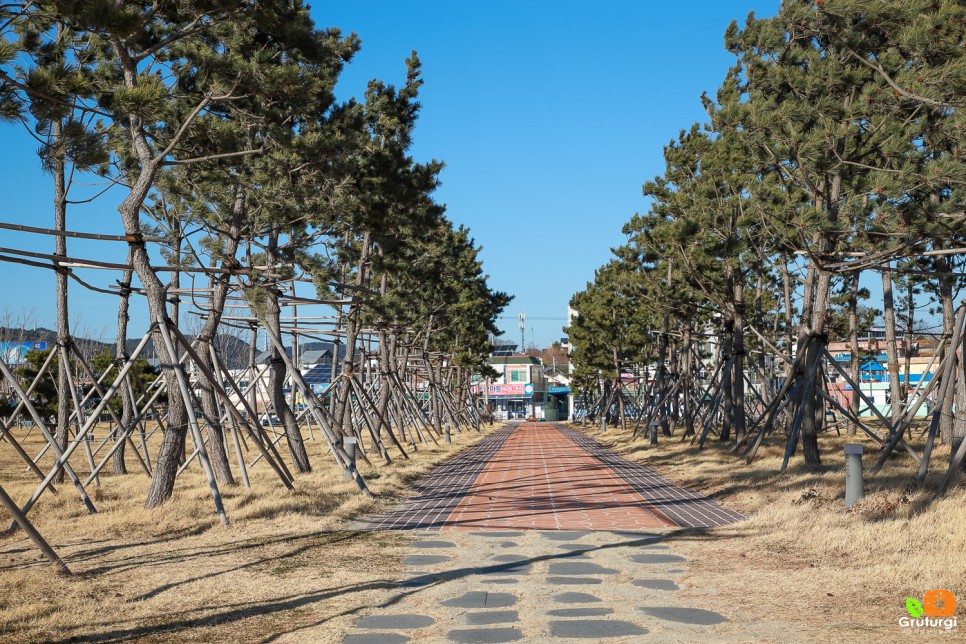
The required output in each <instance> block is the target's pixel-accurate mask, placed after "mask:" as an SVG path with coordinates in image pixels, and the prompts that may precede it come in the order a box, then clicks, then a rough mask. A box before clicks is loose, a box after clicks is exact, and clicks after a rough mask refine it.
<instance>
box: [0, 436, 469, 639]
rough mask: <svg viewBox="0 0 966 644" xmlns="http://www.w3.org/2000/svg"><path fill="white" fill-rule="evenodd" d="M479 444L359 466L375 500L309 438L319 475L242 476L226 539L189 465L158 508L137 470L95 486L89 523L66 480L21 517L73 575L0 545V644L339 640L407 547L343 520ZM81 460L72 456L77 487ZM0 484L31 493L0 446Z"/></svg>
mask: <svg viewBox="0 0 966 644" xmlns="http://www.w3.org/2000/svg"><path fill="white" fill-rule="evenodd" d="M15 431H16V434H15V435H16V436H17V437H18V438H20V437H21V436H22V434H23V432H22V431H19V430H15ZM486 433H488V431H487V430H484V435H485V434H486ZM479 438H481V436H480V435H478V434H476V433H475V432H464V433H463V434H462V435H459V436H454V444H453V445H451V446H446V445H440V446H433V445H430V446H420V447H419V451H418V452H416V453H414V454H411V460H408V461H406V460H403V459H401V458H396V460H395V462H394V464H393V465H391V466H386V465H379V466H376V467H369V466H367V465H365V464H364V463H360V467H359V469H360V471H361V472H362V474H363V476H365V477H366V479H367V481H368V483H369V486H370V489H371V490H372V491H373V493H374V494H375V495H376V497H377V500H368V499H365V498H364V497H362V495H361V494H359V492H358V488H356V487H355V484H354V483H349V482H345V481H343V479H342V474H341V472H340V471H338V470H337V469H336V468H335V467H334V466H332V465H331V459H330V457H327V456H326V454H325V447H324V443H323V441H322V440H321V439H319V438H317V440H316V441H315V442H314V443H308V446H309V450H310V457H311V458H312V460H313V464H314V466H315V468H316V471H315V472H313V473H311V474H308V475H302V476H298V477H297V481H296V490H295V491H294V492H288V491H286V490H285V489H284V488H283V487H282V486H281V485H280V484H279V482H278V479H277V478H275V476H274V474H273V473H272V471H271V470H270V469H269V468H268V467H267V466H266V465H265V464H264V463H261V464H259V465H257V466H256V467H255V468H254V469H253V470H252V471H251V477H252V490H251V491H246V490H245V489H244V488H243V487H241V486H238V487H235V488H230V489H228V488H223V489H222V492H223V495H224V500H225V507H226V510H227V513H228V516H229V518H230V520H231V522H232V527H231V528H230V529H227V530H226V529H225V528H223V527H222V526H221V523H220V521H219V520H218V518H217V516H216V515H215V514H214V511H213V505H212V501H211V495H210V492H209V490H208V487H207V483H206V482H205V480H204V478H203V475H202V473H201V470H200V468H199V467H198V466H197V465H193V466H192V467H191V468H190V469H189V470H188V471H186V472H185V474H184V475H183V477H182V478H181V479H179V481H178V487H177V490H176V493H175V498H174V499H173V500H172V501H171V502H170V503H168V504H167V505H165V506H164V507H162V508H159V509H155V510H147V509H145V508H144V507H143V502H144V499H145V496H146V492H147V488H148V484H149V480H148V478H147V477H146V476H145V475H144V474H143V473H142V472H141V471H140V470H138V469H135V468H136V467H137V466H136V465H134V463H133V462H131V466H132V467H131V469H130V471H131V472H133V473H132V474H129V475H126V476H120V477H118V476H113V475H110V474H107V475H104V476H102V478H101V488H100V489H98V490H97V491H96V493H95V494H94V495H93V498H94V500H95V504H96V505H97V507H98V510H99V512H98V513H97V514H96V515H88V514H87V513H86V510H85V509H84V507H83V506H82V505H81V503H80V501H79V498H78V496H77V493H76V491H75V490H74V488H73V487H72V486H71V485H70V484H69V483H64V484H61V485H60V486H59V494H58V495H56V496H54V495H48V494H45V495H44V497H42V499H41V501H40V502H39V503H38V505H37V507H36V508H35V509H34V510H33V511H32V512H31V513H30V515H29V516H30V518H31V520H32V521H33V522H34V523H35V525H36V526H37V528H38V529H39V530H40V531H41V532H42V533H43V534H44V536H45V537H46V538H47V540H48V541H49V542H50V543H51V545H52V546H53V547H54V548H55V549H56V550H57V551H58V553H59V554H60V555H61V556H62V557H63V558H64V559H65V560H66V562H67V564H68V565H69V566H70V568H71V570H72V571H73V572H74V573H75V576H73V577H70V578H67V577H62V576H58V575H56V574H55V573H54V572H53V570H52V568H51V567H50V566H49V565H48V564H47V563H46V560H43V559H41V558H40V556H39V553H38V551H37V550H36V549H35V548H34V546H33V544H31V543H30V542H29V540H27V538H26V537H24V536H23V534H22V532H18V533H17V535H15V536H13V537H8V538H4V539H0V639H4V640H11V641H13V640H15V641H50V640H66V639H74V640H84V641H86V640H94V641H118V640H122V639H132V638H141V639H144V640H146V641H159V642H161V641H194V640H204V641H262V640H265V639H266V638H272V639H281V640H296V641H323V642H324V641H339V640H340V637H341V634H342V633H343V632H344V630H345V628H346V627H347V626H348V625H349V624H350V623H351V621H352V620H353V618H354V616H355V615H356V613H358V612H359V611H363V610H366V609H368V608H370V607H371V606H372V605H374V604H375V603H376V602H378V601H379V598H380V597H384V596H385V593H384V592H383V591H384V589H385V588H387V587H388V586H389V584H390V582H391V581H392V579H393V578H394V576H395V573H397V571H398V560H399V553H400V551H401V548H402V547H403V546H404V545H405V544H406V543H407V542H408V540H409V539H408V537H406V536H404V535H400V534H398V533H386V532H382V533H373V532H360V531H353V530H351V529H347V528H350V527H351V520H352V519H354V518H355V517H358V516H359V515H360V514H362V513H364V512H368V511H376V510H379V509H381V508H382V507H384V506H387V505H388V504H390V503H392V502H394V501H397V500H399V498H400V497H401V496H402V495H405V494H406V491H407V488H408V487H409V486H411V484H412V483H413V481H414V480H415V479H417V478H418V477H419V476H420V475H421V474H422V473H423V472H425V471H426V470H427V469H429V467H431V466H432V465H433V464H435V463H438V462H439V461H441V460H443V459H444V458H446V457H447V456H449V455H451V454H454V453H456V452H457V451H459V450H461V449H464V448H466V447H468V446H470V445H472V444H474V443H475V442H477V441H478V440H479ZM39 445H40V443H39V437H38V436H37V433H36V432H34V433H32V434H31V435H30V436H29V437H28V438H27V440H26V442H25V447H28V452H30V453H36V452H37V451H38V450H39ZM280 451H283V452H284V451H285V449H284V443H283V444H281V445H280ZM45 460H48V459H45ZM83 463H84V459H83V457H81V458H80V459H76V460H74V459H72V464H73V465H74V466H75V468H76V469H77V471H78V474H79V475H81V476H82V477H83V473H84V472H86V471H88V470H87V468H86V467H85V466H83ZM236 474H237V472H236ZM0 482H2V484H3V486H4V488H5V489H6V490H7V491H8V492H9V493H10V494H11V496H13V497H14V498H15V499H16V500H18V501H20V502H21V503H22V502H23V501H25V500H26V499H27V498H28V497H29V495H30V494H31V493H32V492H33V490H34V488H35V487H36V479H35V478H33V475H31V474H29V473H28V472H27V471H26V468H25V467H24V466H23V464H22V461H20V460H19V459H18V457H17V456H16V454H15V453H14V452H13V450H12V449H11V448H10V447H9V446H8V445H6V444H5V443H0ZM0 516H4V517H5V513H0Z"/></svg>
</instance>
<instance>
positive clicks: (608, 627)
mask: <svg viewBox="0 0 966 644" xmlns="http://www.w3.org/2000/svg"><path fill="white" fill-rule="evenodd" d="M646 633H647V629H645V628H641V627H640V626H638V625H637V624H635V623H633V622H625V621H623V620H618V619H569V620H567V621H554V622H550V637H572V638H580V639H594V640H597V639H602V638H605V637H629V636H631V635H644V634H646Z"/></svg>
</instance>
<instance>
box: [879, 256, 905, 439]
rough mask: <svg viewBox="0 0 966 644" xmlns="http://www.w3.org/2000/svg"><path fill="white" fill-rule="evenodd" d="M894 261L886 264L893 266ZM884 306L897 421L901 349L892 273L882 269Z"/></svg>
mask: <svg viewBox="0 0 966 644" xmlns="http://www.w3.org/2000/svg"><path fill="white" fill-rule="evenodd" d="M891 266H892V262H888V263H887V264H886V269H889V268H891ZM882 308H883V319H884V320H885V341H886V358H887V362H888V363H889V367H888V368H889V393H890V396H891V398H892V400H891V411H892V421H893V422H896V421H897V420H898V419H899V415H900V413H901V411H902V407H903V405H902V402H901V398H902V392H901V391H900V389H899V350H898V345H897V342H896V308H895V298H894V297H893V295H892V273H890V272H889V270H884V271H882Z"/></svg>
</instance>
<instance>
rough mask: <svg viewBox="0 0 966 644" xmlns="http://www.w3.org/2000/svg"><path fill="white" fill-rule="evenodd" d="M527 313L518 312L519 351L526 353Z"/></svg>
mask: <svg viewBox="0 0 966 644" xmlns="http://www.w3.org/2000/svg"><path fill="white" fill-rule="evenodd" d="M526 332H527V314H526V313H521V314H520V353H526V346H527V345H526Z"/></svg>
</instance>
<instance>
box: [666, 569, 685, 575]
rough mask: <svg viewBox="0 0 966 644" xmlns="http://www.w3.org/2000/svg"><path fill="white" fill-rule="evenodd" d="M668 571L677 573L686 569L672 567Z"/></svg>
mask: <svg viewBox="0 0 966 644" xmlns="http://www.w3.org/2000/svg"><path fill="white" fill-rule="evenodd" d="M668 572H669V573H671V574H674V575H677V574H679V573H682V572H684V571H683V570H681V569H680V568H671V569H670V570H668Z"/></svg>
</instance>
